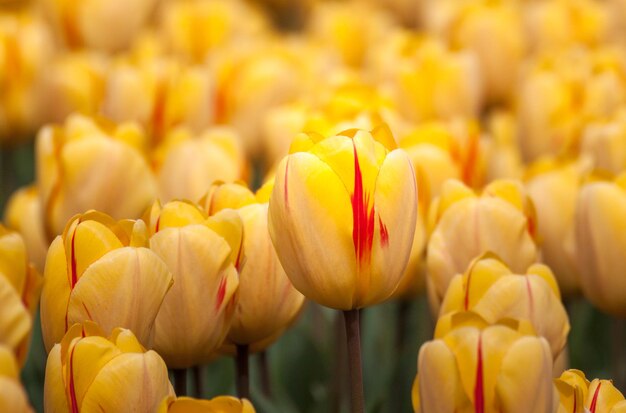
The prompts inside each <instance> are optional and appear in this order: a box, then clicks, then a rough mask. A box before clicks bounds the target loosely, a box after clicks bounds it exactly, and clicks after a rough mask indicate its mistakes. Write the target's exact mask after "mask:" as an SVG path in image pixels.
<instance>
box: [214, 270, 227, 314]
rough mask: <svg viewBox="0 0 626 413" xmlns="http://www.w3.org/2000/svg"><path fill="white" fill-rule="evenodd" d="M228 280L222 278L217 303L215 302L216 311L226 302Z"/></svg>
mask: <svg viewBox="0 0 626 413" xmlns="http://www.w3.org/2000/svg"><path fill="white" fill-rule="evenodd" d="M226 280H227V278H226V277H224V278H222V281H220V286H219V287H218V288H217V301H216V302H215V310H219V309H220V307H221V306H222V303H223V302H224V297H225V296H226V283H227V281H226Z"/></svg>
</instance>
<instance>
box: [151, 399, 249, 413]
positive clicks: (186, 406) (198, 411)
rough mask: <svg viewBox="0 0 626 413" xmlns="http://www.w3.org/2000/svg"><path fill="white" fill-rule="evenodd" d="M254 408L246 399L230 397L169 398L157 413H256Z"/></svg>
mask: <svg viewBox="0 0 626 413" xmlns="http://www.w3.org/2000/svg"><path fill="white" fill-rule="evenodd" d="M254 412H255V410H254V407H252V404H251V403H250V402H249V401H248V400H246V399H236V398H234V397H230V396H220V397H215V398H213V399H211V400H200V399H192V398H189V397H179V398H175V397H172V396H170V397H168V398H166V399H165V400H163V403H161V406H160V407H159V410H158V412H157V413H254Z"/></svg>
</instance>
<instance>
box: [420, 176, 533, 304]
mask: <svg viewBox="0 0 626 413" xmlns="http://www.w3.org/2000/svg"><path fill="white" fill-rule="evenodd" d="M429 222H430V224H429V225H430V228H434V230H432V233H431V235H430V240H429V242H428V247H427V267H428V272H427V277H426V285H427V288H428V293H429V301H430V303H431V306H432V307H433V309H434V310H435V312H437V311H438V307H439V304H440V302H441V299H443V296H444V295H445V293H446V290H447V289H448V284H449V283H450V281H451V280H452V278H453V277H454V276H455V275H456V274H462V273H463V272H464V271H465V270H466V269H467V268H468V266H469V264H470V262H471V261H472V260H473V259H475V258H477V257H479V256H481V255H483V254H484V253H486V252H493V253H494V254H496V255H497V256H498V257H500V258H501V259H502V261H503V262H505V263H506V265H507V266H509V267H510V268H511V270H513V271H514V272H516V273H518V274H521V273H523V271H526V269H527V268H528V267H529V266H530V265H531V264H532V263H534V262H535V261H536V258H537V247H536V245H535V242H534V240H533V236H534V234H535V219H534V211H533V208H532V203H531V202H530V200H529V198H528V197H527V196H526V194H525V192H524V190H523V187H522V184H521V183H519V182H517V181H507V180H499V181H494V182H492V183H491V184H489V185H488V186H487V187H485V188H484V190H483V191H482V194H481V195H480V196H479V195H477V194H476V193H475V192H473V191H472V190H471V189H469V188H468V187H466V186H465V185H463V184H462V183H460V182H458V181H455V180H449V181H446V183H444V186H443V189H442V191H441V196H440V197H439V198H438V199H437V200H435V201H434V202H433V205H432V206H431V209H430V211H429Z"/></svg>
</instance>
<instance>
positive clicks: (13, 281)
mask: <svg viewBox="0 0 626 413" xmlns="http://www.w3.org/2000/svg"><path fill="white" fill-rule="evenodd" d="M40 289H41V277H40V275H39V274H38V273H37V271H36V270H35V269H34V268H33V266H32V265H30V264H28V257H27V255H26V246H25V245H24V241H23V239H22V237H21V236H20V234H18V233H17V232H13V231H9V230H8V229H6V228H5V227H3V226H2V225H0V346H6V347H8V348H9V349H10V350H11V351H13V353H14V354H15V357H16V359H17V362H18V363H19V364H20V366H21V365H23V364H24V362H25V361H26V356H27V355H28V348H29V347H30V335H31V330H32V328H33V319H34V317H35V314H34V313H35V310H36V309H37V304H38V303H39V291H40Z"/></svg>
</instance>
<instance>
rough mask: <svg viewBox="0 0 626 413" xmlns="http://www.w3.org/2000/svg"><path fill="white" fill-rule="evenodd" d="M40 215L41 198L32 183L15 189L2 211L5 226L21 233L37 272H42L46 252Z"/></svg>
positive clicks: (46, 244)
mask: <svg viewBox="0 0 626 413" xmlns="http://www.w3.org/2000/svg"><path fill="white" fill-rule="evenodd" d="M42 217H43V214H42V212H41V200H40V199H39V194H38V192H37V187H36V186H34V185H33V186H28V187H24V188H21V189H19V190H17V191H15V192H14V193H13V194H12V195H11V197H10V198H9V200H8V202H7V206H6V209H5V211H4V220H5V222H6V224H7V226H8V227H9V228H11V229H13V230H15V231H17V232H19V233H20V234H21V235H22V238H24V243H25V244H26V251H27V252H28V258H29V259H30V261H31V262H32V263H33V265H34V266H35V268H36V269H37V271H39V272H43V266H44V263H45V261H46V253H47V252H48V239H47V238H46V234H45V230H44V225H43V220H42Z"/></svg>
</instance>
